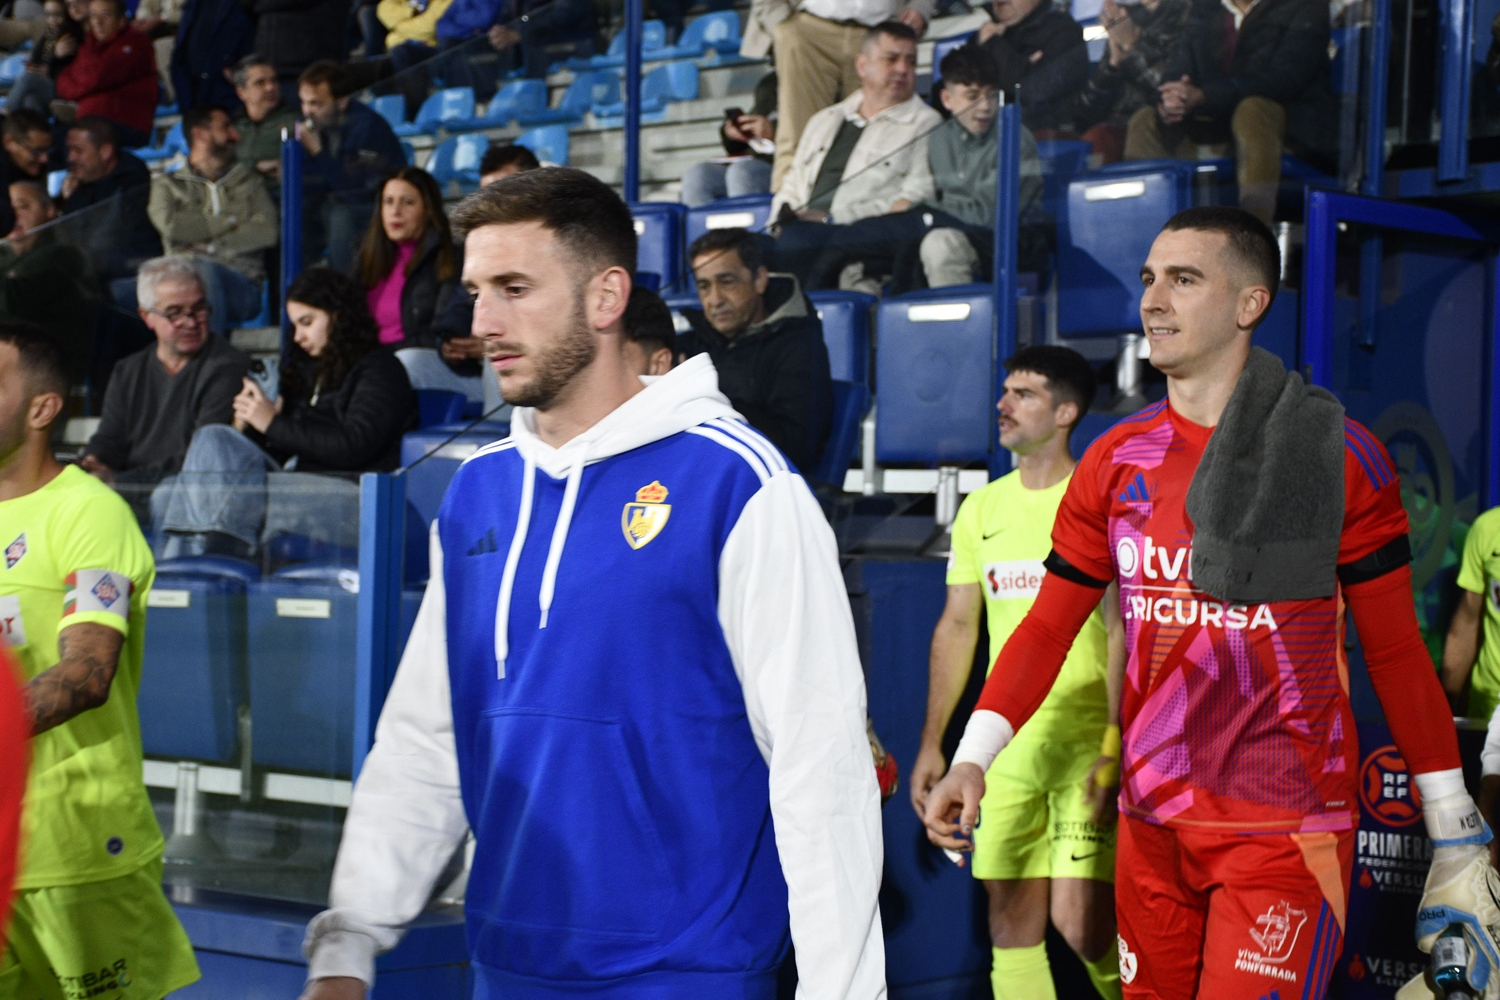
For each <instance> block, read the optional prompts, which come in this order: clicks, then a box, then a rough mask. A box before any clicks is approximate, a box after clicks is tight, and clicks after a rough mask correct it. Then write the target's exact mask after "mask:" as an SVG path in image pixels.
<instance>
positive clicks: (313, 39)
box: [222, 0, 349, 97]
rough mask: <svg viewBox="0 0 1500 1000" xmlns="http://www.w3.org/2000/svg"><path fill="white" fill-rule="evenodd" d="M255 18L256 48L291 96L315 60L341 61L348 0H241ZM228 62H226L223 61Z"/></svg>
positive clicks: (342, 58) (344, 55)
mask: <svg viewBox="0 0 1500 1000" xmlns="http://www.w3.org/2000/svg"><path fill="white" fill-rule="evenodd" d="M241 2H243V3H244V4H245V5H246V7H248V8H249V10H250V14H251V16H252V17H253V18H254V19H255V45H254V49H253V51H255V52H258V53H260V55H261V57H262V58H264V59H266V60H269V61H270V63H271V65H272V66H275V67H276V76H277V78H278V79H280V81H281V85H282V88H283V89H284V90H286V91H288V94H287V96H288V97H291V96H292V93H293V92H294V90H295V88H296V87H297V85H298V82H299V78H300V76H301V73H302V71H303V70H305V69H307V68H308V67H310V66H312V65H313V64H315V63H318V62H323V61H325V60H326V61H330V62H333V63H339V62H342V61H343V60H344V59H345V58H346V57H347V56H348V54H349V53H348V52H347V51H346V50H345V46H344V22H345V20H346V19H347V18H348V16H349V0H241ZM222 65H227V63H225V64H222Z"/></svg>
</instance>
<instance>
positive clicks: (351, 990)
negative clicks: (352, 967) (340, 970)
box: [301, 976, 365, 1000]
mask: <svg viewBox="0 0 1500 1000" xmlns="http://www.w3.org/2000/svg"><path fill="white" fill-rule="evenodd" d="M301 1000H365V984H364V982H363V981H362V980H359V979H355V978H354V977H352V976H329V977H327V978H326V979H314V980H313V981H312V982H310V983H308V984H307V988H306V989H304V990H303V991H302V997H301Z"/></svg>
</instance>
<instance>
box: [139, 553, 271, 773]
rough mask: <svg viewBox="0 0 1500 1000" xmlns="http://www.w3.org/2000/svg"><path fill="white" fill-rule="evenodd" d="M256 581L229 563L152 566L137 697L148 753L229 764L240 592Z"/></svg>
mask: <svg viewBox="0 0 1500 1000" xmlns="http://www.w3.org/2000/svg"><path fill="white" fill-rule="evenodd" d="M259 576H260V573H259V570H257V569H256V567H254V566H252V565H251V564H249V563H244V562H241V561H239V560H236V559H224V558H213V557H200V558H191V559H172V560H164V561H163V562H161V563H160V564H158V566H157V570H156V583H155V584H154V586H153V587H152V589H151V593H150V595H149V597H148V598H147V600H148V602H149V607H150V613H149V614H148V615H147V626H146V649H145V658H144V663H143V666H142V670H141V686H140V691H139V693H138V695H137V698H136V706H137V709H138V711H139V713H140V720H141V746H142V748H143V749H144V750H145V752H146V753H147V754H148V755H150V756H153V757H169V758H177V759H187V760H202V761H213V762H217V763H225V764H227V763H232V762H233V761H234V759H235V752H236V748H237V746H238V742H239V709H240V706H241V705H244V704H247V698H248V692H247V688H246V672H245V622H246V618H245V587H246V585H247V583H249V582H251V581H253V580H255V579H257V578H259Z"/></svg>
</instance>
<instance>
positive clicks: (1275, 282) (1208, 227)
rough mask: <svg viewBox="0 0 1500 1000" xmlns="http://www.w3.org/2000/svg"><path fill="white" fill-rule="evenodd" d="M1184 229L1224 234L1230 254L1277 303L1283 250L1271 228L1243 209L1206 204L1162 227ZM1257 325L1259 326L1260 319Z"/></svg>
mask: <svg viewBox="0 0 1500 1000" xmlns="http://www.w3.org/2000/svg"><path fill="white" fill-rule="evenodd" d="M1183 229H1192V230H1196V231H1198V232H1203V233H1221V234H1223V236H1224V238H1225V239H1227V240H1228V241H1229V252H1230V254H1231V255H1233V256H1234V257H1235V258H1236V259H1237V260H1238V261H1239V262H1240V263H1242V264H1244V265H1245V266H1246V267H1248V268H1249V269H1250V271H1251V273H1253V274H1254V275H1255V276H1256V277H1257V278H1258V279H1260V283H1261V284H1263V285H1265V286H1266V287H1267V288H1269V289H1270V290H1271V300H1272V301H1273V302H1274V301H1275V299H1276V290H1277V288H1279V287H1280V285H1281V248H1280V247H1279V246H1277V245H1276V237H1275V236H1273V235H1272V234H1271V227H1270V226H1268V225H1266V224H1265V223H1264V222H1262V221H1261V220H1260V219H1258V218H1256V217H1255V216H1254V215H1251V214H1250V213H1249V212H1247V211H1245V210H1244V209H1243V208H1235V207H1233V206H1232V205H1202V206H1199V207H1198V208H1185V209H1183V210H1182V211H1181V212H1178V213H1177V214H1176V215H1174V216H1172V217H1171V218H1170V219H1168V220H1167V224H1166V225H1165V226H1162V227H1161V231H1162V232H1164V233H1173V232H1178V231H1180V230H1183ZM1270 311H1271V307H1270V306H1269V305H1267V306H1266V310H1265V312H1263V313H1261V314H1260V318H1261V319H1265V318H1266V313H1268V312H1270ZM1256 322H1257V323H1259V320H1257V321H1256Z"/></svg>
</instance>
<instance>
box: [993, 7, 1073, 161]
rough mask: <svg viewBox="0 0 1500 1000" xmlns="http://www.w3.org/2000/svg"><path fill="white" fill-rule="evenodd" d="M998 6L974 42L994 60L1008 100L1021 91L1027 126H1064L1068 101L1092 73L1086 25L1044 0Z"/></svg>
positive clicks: (1023, 112)
mask: <svg viewBox="0 0 1500 1000" xmlns="http://www.w3.org/2000/svg"><path fill="white" fill-rule="evenodd" d="M993 8H994V18H995V20H994V21H992V22H991V23H989V24H986V25H984V26H983V27H981V28H980V29H979V31H978V33H977V34H976V35H975V36H974V40H973V41H972V42H970V43H969V44H971V45H977V46H979V47H980V48H981V49H982V50H983V51H984V54H985V55H987V56H988V57H989V58H990V61H991V62H993V63H994V64H995V82H996V83H997V85H998V86H999V87H1000V90H1001V91H1002V92H1004V93H1005V94H1006V95H1007V97H1006V99H1007V100H1011V99H1012V98H1011V97H1010V96H1009V95H1013V94H1015V93H1016V90H1017V88H1019V89H1020V96H1019V99H1020V102H1021V120H1022V121H1023V122H1025V123H1026V127H1027V128H1029V129H1032V130H1033V131H1035V130H1036V129H1042V128H1058V127H1060V126H1062V125H1064V124H1065V118H1064V116H1065V113H1066V111H1067V109H1068V104H1069V102H1070V101H1071V100H1072V99H1073V96H1074V95H1075V94H1077V93H1078V91H1080V90H1082V89H1083V86H1084V84H1085V83H1086V82H1088V77H1089V50H1088V46H1087V45H1085V44H1084V41H1083V28H1082V27H1080V26H1079V24H1078V22H1077V21H1075V20H1073V18H1072V17H1070V16H1069V15H1068V14H1066V13H1064V12H1063V11H1060V10H1056V9H1054V8H1053V7H1052V5H1051V4H1050V3H1043V2H1042V0H995V3H994V4H993Z"/></svg>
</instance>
